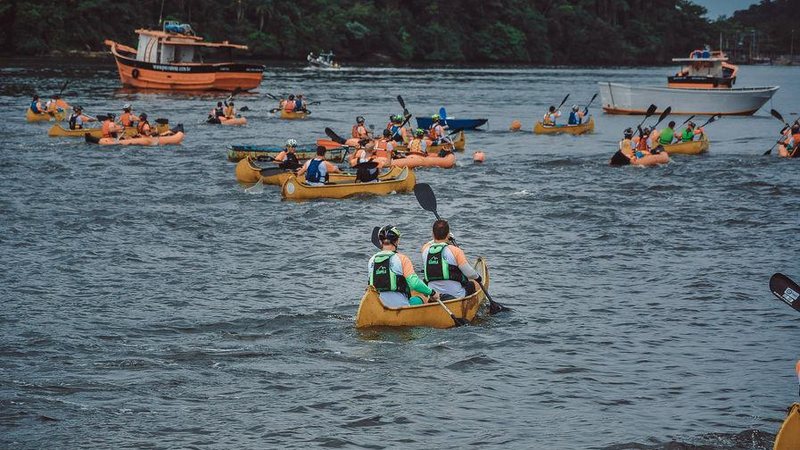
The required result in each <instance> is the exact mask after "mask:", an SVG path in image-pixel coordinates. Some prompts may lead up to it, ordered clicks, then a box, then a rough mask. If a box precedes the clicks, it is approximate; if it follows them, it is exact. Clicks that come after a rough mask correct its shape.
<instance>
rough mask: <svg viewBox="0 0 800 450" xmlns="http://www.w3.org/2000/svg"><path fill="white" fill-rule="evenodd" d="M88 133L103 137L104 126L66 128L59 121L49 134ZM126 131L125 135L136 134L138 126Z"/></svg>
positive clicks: (72, 135) (63, 135)
mask: <svg viewBox="0 0 800 450" xmlns="http://www.w3.org/2000/svg"><path fill="white" fill-rule="evenodd" d="M86 133H89V134H90V135H91V136H92V137H96V138H98V139H99V138H101V137H103V129H102V128H81V129H77V130H70V129H69V128H64V127H62V126H61V125H60V124H57V123H56V124H53V126H52V127H50V130H49V131H48V132H47V135H48V136H50V137H84V136H85V135H86ZM124 133H125V136H133V135H134V134H136V127H127V128H125V132H124Z"/></svg>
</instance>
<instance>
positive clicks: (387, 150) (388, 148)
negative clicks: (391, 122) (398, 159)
mask: <svg viewBox="0 0 800 450" xmlns="http://www.w3.org/2000/svg"><path fill="white" fill-rule="evenodd" d="M393 151H394V144H393V143H392V132H391V131H389V130H383V137H381V138H379V139H378V140H376V141H375V156H376V157H378V158H385V159H386V160H389V159H390V158H391V156H392V152H393Z"/></svg>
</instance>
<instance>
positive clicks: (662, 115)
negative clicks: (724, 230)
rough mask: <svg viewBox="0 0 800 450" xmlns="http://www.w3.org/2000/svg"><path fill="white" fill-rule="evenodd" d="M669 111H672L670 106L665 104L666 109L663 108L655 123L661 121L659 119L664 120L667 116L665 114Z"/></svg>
mask: <svg viewBox="0 0 800 450" xmlns="http://www.w3.org/2000/svg"><path fill="white" fill-rule="evenodd" d="M671 112H672V106H667V109H665V110H664V112H662V113H661V115H660V116H658V122H656V123H661V121H662V120H664V119H666V118H667V116H668V115H669V114H670V113H671Z"/></svg>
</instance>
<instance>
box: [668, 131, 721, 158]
mask: <svg viewBox="0 0 800 450" xmlns="http://www.w3.org/2000/svg"><path fill="white" fill-rule="evenodd" d="M710 146H711V142H710V141H709V140H708V136H706V135H705V134H702V135H700V140H699V141H691V142H678V143H676V144H669V145H665V146H664V150H666V151H667V153H669V154H670V155H699V154H700V153H703V152H705V151H708V147H710Z"/></svg>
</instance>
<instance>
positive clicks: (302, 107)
mask: <svg viewBox="0 0 800 450" xmlns="http://www.w3.org/2000/svg"><path fill="white" fill-rule="evenodd" d="M307 106H308V104H307V103H306V100H305V99H304V98H303V94H297V98H295V99H294V110H295V111H298V112H306V111H308V108H307Z"/></svg>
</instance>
